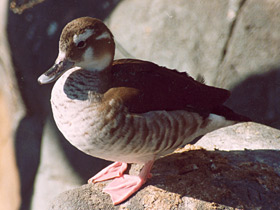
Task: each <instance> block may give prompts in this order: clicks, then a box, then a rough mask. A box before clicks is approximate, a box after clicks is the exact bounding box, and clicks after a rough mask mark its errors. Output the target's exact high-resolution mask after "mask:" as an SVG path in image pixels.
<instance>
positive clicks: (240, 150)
mask: <svg viewBox="0 0 280 210" xmlns="http://www.w3.org/2000/svg"><path fill="white" fill-rule="evenodd" d="M244 132H245V133H244ZM237 140H238V144H236V143H237ZM248 142H249V144H248ZM252 142H254V143H252ZM197 145H203V146H205V147H207V149H208V150H205V149H203V148H202V147H200V146H197ZM197 145H195V146H193V145H192V146H191V145H187V146H186V147H185V148H183V149H178V150H177V151H176V152H175V153H173V154H171V155H168V156H166V157H164V158H162V159H159V160H157V161H156V163H155V165H154V167H153V169H152V174H153V176H152V178H151V179H150V180H148V182H147V183H146V184H145V185H144V187H143V188H142V189H141V190H140V191H138V192H137V193H136V194H135V195H134V196H133V197H131V199H129V200H128V201H126V202H124V203H123V204H120V205H118V206H113V205H112V204H111V200H110V198H109V195H107V194H105V193H102V188H103V187H104V186H105V185H106V182H102V183H98V184H88V185H83V186H81V187H80V188H77V189H74V190H70V191H67V192H65V193H62V194H61V195H59V196H58V197H57V198H56V199H55V200H54V201H53V202H52V203H51V204H50V206H49V209H50V210H72V209H73V210H74V209H129V210H133V209H135V210H136V209H137V210H139V209H201V210H202V209H235V208H237V209H277V208H279V206H280V200H279V195H280V131H279V130H277V129H273V128H270V127H267V126H263V125H259V124H256V123H242V124H237V125H234V126H230V127H227V128H222V129H219V130H217V131H214V132H212V133H209V134H207V135H205V136H204V137H203V138H202V139H200V140H199V141H198V142H197ZM139 169H140V166H139V165H133V166H132V167H131V169H130V172H129V173H130V174H136V173H138V171H139Z"/></svg>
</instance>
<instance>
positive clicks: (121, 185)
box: [38, 17, 249, 205]
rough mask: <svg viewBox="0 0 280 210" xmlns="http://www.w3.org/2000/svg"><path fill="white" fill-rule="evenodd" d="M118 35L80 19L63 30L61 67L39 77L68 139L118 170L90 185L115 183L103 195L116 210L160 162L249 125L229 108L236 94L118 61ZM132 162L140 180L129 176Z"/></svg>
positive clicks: (155, 68)
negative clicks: (225, 130) (211, 135)
mask: <svg viewBox="0 0 280 210" xmlns="http://www.w3.org/2000/svg"><path fill="white" fill-rule="evenodd" d="M114 54H115V41H114V36H113V34H112V32H111V31H110V30H109V28H108V27H107V26H106V25H105V24H104V23H103V22H102V21H101V20H99V19H96V18H93V17H80V18H77V19H74V20H72V21H71V22H69V23H68V24H67V25H66V26H65V27H64V29H63V30H62V33H61V36H60V40H59V53H58V56H57V59H56V60H55V62H54V65H53V66H52V67H51V68H50V69H49V70H47V71H46V72H45V73H44V74H42V75H41V76H40V77H39V78H38V82H39V83H40V84H48V83H52V82H54V81H56V82H55V84H54V86H53V88H52V93H51V107H52V113H53V116H54V120H55V122H56V125H57V127H58V128H59V130H60V132H61V133H62V134H63V135H64V137H65V138H66V139H67V140H68V141H69V142H70V143H71V144H72V145H73V146H75V147H76V148H78V149H79V150H81V151H82V152H84V153H86V154H88V155H91V156H94V157H97V158H101V159H105V160H109V161H113V163H112V164H110V165H109V166H107V167H106V168H104V169H103V170H101V171H100V172H98V173H97V174H96V175H95V176H93V177H92V178H90V179H89V183H96V182H102V181H105V180H110V179H113V181H112V182H111V183H109V184H108V185H107V186H106V187H105V188H104V189H103V192H105V193H107V194H109V195H110V197H111V199H112V202H113V204H114V205H117V204H120V203H122V202H124V201H126V200H127V199H128V198H130V197H131V196H132V195H133V194H134V193H136V192H137V191H138V190H139V189H140V188H141V187H142V186H143V185H144V184H145V183H146V182H147V180H148V179H149V178H150V177H151V176H152V174H151V169H152V166H153V164H154V162H155V160H157V159H159V158H161V157H163V156H165V155H167V154H170V153H172V152H173V151H174V150H176V149H177V148H179V147H182V146H184V145H186V144H188V143H190V142H191V141H193V140H194V139H195V138H197V137H199V136H202V135H205V134H206V133H208V132H211V131H213V130H216V129H219V128H221V127H225V126H229V125H233V124H235V123H237V122H244V121H248V120H249V119H248V118H247V117H244V116H242V115H239V114H237V113H235V112H233V111H232V110H231V109H229V108H228V107H226V106H225V105H224V102H225V101H226V100H227V99H228V97H229V96H230V91H228V90H226V89H222V88H217V87H213V86H208V85H206V84H204V82H202V81H197V80H195V79H193V78H192V77H191V76H189V75H188V74H187V73H186V72H179V71H177V70H176V69H168V68H166V67H162V66H159V65H157V64H155V63H152V62H149V61H144V60H138V59H119V60H114ZM131 163H138V164H143V168H142V169H141V171H140V173H139V175H137V176H132V175H129V174H126V170H127V166H128V164H131Z"/></svg>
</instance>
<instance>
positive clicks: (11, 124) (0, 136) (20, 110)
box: [0, 0, 25, 210]
mask: <svg viewBox="0 0 280 210" xmlns="http://www.w3.org/2000/svg"><path fill="white" fill-rule="evenodd" d="M8 3H9V2H8V0H2V1H0V18H1V21H0V31H1V33H0V55H1V62H0V203H1V204H0V209H3V210H4V209H5V210H6V209H8V210H17V209H19V206H20V200H21V198H20V182H19V174H18V168H17V164H16V158H15V148H14V133H15V130H16V128H17V126H18V123H19V120H20V118H21V117H22V115H23V114H24V112H25V110H24V107H23V104H22V99H21V96H20V94H19V89H18V86H17V80H16V76H15V72H14V68H13V64H12V61H11V54H10V49H9V44H8V40H7V36H6V31H5V29H6V27H7V12H8V11H7V9H6V8H8Z"/></svg>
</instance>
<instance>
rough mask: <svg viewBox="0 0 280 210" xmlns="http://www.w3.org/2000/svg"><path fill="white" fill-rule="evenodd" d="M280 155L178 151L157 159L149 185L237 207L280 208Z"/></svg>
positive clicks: (275, 153)
mask: <svg viewBox="0 0 280 210" xmlns="http://www.w3.org/2000/svg"><path fill="white" fill-rule="evenodd" d="M279 155H280V151H276V150H248V151H246V150H245V151H230V152H226V151H206V150H192V151H187V152H183V153H177V154H176V153H175V154H172V155H170V156H167V157H164V158H162V159H160V160H158V161H157V162H156V164H155V166H154V169H153V170H152V173H153V175H154V176H153V177H152V178H151V180H149V182H148V183H147V185H153V186H156V187H158V188H161V189H163V190H164V191H168V192H174V193H176V194H179V195H180V196H182V197H192V198H195V199H199V200H203V201H207V202H214V203H217V204H221V205H225V206H231V207H234V208H246V209H247V208H253V207H257V206H262V207H263V208H264V209H271V208H272V207H273V206H274V207H275V208H276V207H277V206H279V205H280V201H279V200H278V201H277V198H276V197H277V195H279V194H280V187H279V186H280V185H279V184H280V170H279V169H280V165H279V164H278V166H277V167H276V166H275V164H276V163H279V157H280V156H279ZM275 183H278V184H275Z"/></svg>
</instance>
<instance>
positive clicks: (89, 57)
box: [83, 47, 93, 62]
mask: <svg viewBox="0 0 280 210" xmlns="http://www.w3.org/2000/svg"><path fill="white" fill-rule="evenodd" d="M92 59H93V49H92V48H91V47H88V48H87V50H86V51H85V53H84V55H83V60H84V61H85V62H87V61H91V60H92Z"/></svg>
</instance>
